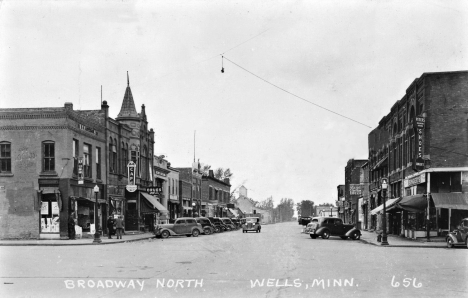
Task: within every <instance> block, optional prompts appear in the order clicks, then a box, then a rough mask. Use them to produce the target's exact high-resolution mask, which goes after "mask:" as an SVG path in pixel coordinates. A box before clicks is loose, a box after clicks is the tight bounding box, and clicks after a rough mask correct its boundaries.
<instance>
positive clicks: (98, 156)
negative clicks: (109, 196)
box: [96, 147, 101, 179]
mask: <svg viewBox="0 0 468 298" xmlns="http://www.w3.org/2000/svg"><path fill="white" fill-rule="evenodd" d="M96 178H97V179H101V148H99V147H96Z"/></svg>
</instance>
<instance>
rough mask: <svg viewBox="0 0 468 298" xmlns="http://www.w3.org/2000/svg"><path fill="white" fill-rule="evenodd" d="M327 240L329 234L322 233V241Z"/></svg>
mask: <svg viewBox="0 0 468 298" xmlns="http://www.w3.org/2000/svg"><path fill="white" fill-rule="evenodd" d="M328 238H330V232H328V231H324V232H323V234H322V239H328Z"/></svg>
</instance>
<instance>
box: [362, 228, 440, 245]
mask: <svg viewBox="0 0 468 298" xmlns="http://www.w3.org/2000/svg"><path fill="white" fill-rule="evenodd" d="M361 234H362V235H361V241H363V242H365V243H367V244H372V245H376V246H381V247H423V248H447V244H446V243H445V241H444V242H426V238H421V239H419V240H414V239H409V238H402V237H399V236H395V235H387V242H388V244H389V245H383V246H382V245H380V242H377V233H375V232H368V231H361Z"/></svg>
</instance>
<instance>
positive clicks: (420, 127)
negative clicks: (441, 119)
mask: <svg viewBox="0 0 468 298" xmlns="http://www.w3.org/2000/svg"><path fill="white" fill-rule="evenodd" d="M425 123H426V119H425V118H423V117H415V119H414V121H413V125H414V131H415V136H414V139H415V144H414V147H415V148H416V150H415V156H414V157H413V170H415V171H417V172H419V171H422V170H424V159H423V134H424V125H425Z"/></svg>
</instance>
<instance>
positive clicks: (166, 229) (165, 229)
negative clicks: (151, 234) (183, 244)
mask: <svg viewBox="0 0 468 298" xmlns="http://www.w3.org/2000/svg"><path fill="white" fill-rule="evenodd" d="M163 231H168V232H169V235H171V236H176V235H177V234H176V233H174V231H173V230H171V229H168V228H162V229H161V230H159V233H158V234H157V235H161V234H162V232H163Z"/></svg>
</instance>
